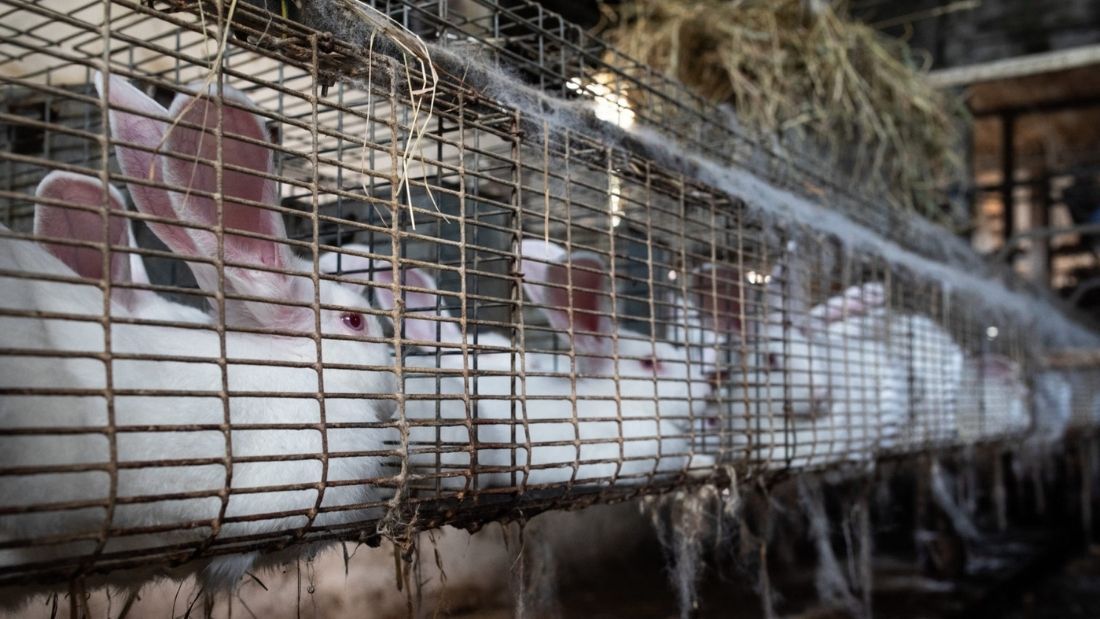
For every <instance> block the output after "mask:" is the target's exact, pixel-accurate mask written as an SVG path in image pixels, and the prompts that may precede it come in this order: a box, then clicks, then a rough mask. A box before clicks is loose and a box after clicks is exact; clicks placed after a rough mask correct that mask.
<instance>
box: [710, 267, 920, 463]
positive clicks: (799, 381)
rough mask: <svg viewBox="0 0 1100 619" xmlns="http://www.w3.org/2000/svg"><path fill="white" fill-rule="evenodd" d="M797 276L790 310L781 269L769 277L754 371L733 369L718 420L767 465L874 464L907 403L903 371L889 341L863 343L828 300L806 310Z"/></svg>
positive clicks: (755, 330)
mask: <svg viewBox="0 0 1100 619" xmlns="http://www.w3.org/2000/svg"><path fill="white" fill-rule="evenodd" d="M792 273H794V270H792ZM789 279H790V281H789V282H788V284H789V286H788V287H789V288H790V289H791V290H792V291H793V292H792V294H791V298H790V299H789V300H788V303H787V304H786V305H785V304H784V299H783V297H782V295H781V293H780V287H781V286H782V283H783V281H784V278H783V269H782V267H781V266H779V267H777V268H776V270H775V271H773V274H772V276H771V278H770V279H769V280H767V281H768V283H767V284H766V288H765V291H766V303H765V307H766V309H767V315H766V316H765V317H764V319H763V320H762V321H761V323H762V324H761V323H753V324H750V330H751V337H750V338H749V339H750V347H751V350H750V351H749V352H748V353H747V354H746V356H745V365H746V367H747V369H746V370H744V371H738V369H737V368H734V369H733V371H732V372H731V375H730V376H729V378H728V380H727V381H726V382H725V387H726V389H725V390H723V391H722V392H721V393H719V395H718V397H717V400H718V402H719V408H718V410H717V414H718V416H719V422H720V423H721V424H722V425H724V426H726V427H727V428H728V431H729V432H730V433H731V434H732V435H733V438H734V442H735V445H737V446H738V447H739V451H740V453H737V452H735V453H734V454H733V456H734V457H738V456H748V457H749V458H750V460H751V461H752V462H754V463H760V464H763V465H764V466H765V467H767V468H786V467H794V468H801V467H808V466H819V465H824V464H832V463H838V462H859V463H866V462H869V461H870V460H871V459H873V458H874V457H875V455H876V454H877V452H878V451H879V450H881V449H889V448H892V447H894V446H895V445H896V441H897V434H898V432H899V431H900V426H901V424H902V423H903V420H904V418H905V416H906V411H907V407H908V405H909V393H908V384H907V382H906V380H905V378H904V374H903V372H902V370H901V368H900V367H899V366H898V364H897V363H896V362H894V361H893V360H892V359H891V358H890V355H889V351H888V349H887V347H886V345H885V344H884V343H883V342H881V341H879V340H877V339H875V338H869V337H857V335H859V332H858V331H857V330H855V329H854V328H853V325H851V324H849V323H848V322H847V321H845V320H841V319H837V317H836V315H835V314H833V313H830V312H829V311H827V307H828V306H829V302H827V303H826V304H825V305H826V307H820V306H819V307H817V308H814V309H812V310H806V309H801V306H802V300H801V296H802V294H803V293H802V287H801V286H800V285H798V283H797V280H796V278H795V277H794V276H793V275H792V276H790V277H789ZM784 307H786V308H787V309H788V311H783V308H784ZM814 320H818V321H819V322H818V323H817V327H818V330H817V331H816V332H815V331H814V329H812V328H811V327H810V325H811V324H813V321H814ZM822 325H824V328H823V329H821V326H822Z"/></svg>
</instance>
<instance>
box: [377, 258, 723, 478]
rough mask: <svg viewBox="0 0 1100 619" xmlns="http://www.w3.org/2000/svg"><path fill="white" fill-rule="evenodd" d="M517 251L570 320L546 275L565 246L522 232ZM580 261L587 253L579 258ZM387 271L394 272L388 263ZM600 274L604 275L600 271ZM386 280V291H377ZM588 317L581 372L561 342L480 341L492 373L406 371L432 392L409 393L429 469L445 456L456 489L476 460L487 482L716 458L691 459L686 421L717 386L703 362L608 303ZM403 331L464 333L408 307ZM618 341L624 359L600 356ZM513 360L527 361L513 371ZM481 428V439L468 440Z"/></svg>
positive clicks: (528, 276)
mask: <svg viewBox="0 0 1100 619" xmlns="http://www.w3.org/2000/svg"><path fill="white" fill-rule="evenodd" d="M520 252H521V256H522V258H523V264H522V268H521V270H522V271H523V273H524V287H525V290H527V292H528V296H529V297H531V299H532V300H533V301H534V302H536V303H539V304H541V305H543V307H542V308H541V311H543V313H545V314H546V315H547V317H548V318H549V319H550V322H551V325H552V326H555V327H558V328H559V329H560V328H566V329H567V326H566V325H567V324H568V317H567V313H568V310H569V307H567V306H565V304H563V302H562V299H561V298H560V297H558V296H555V295H553V294H549V295H548V294H547V293H546V292H545V291H544V286H542V285H541V284H543V283H552V284H559V285H561V284H564V282H563V281H560V280H554V279H552V278H551V277H550V271H549V269H548V267H550V266H551V265H554V264H559V265H560V264H564V263H565V262H566V254H565V250H564V249H562V248H560V247H558V246H556V245H549V244H544V242H543V241H525V242H523V243H522V244H521V248H520ZM532 259H534V260H532ZM576 260H577V262H578V263H579V262H580V261H581V260H582V258H577V259H576ZM379 272H381V273H386V272H385V271H379ZM558 276H560V273H558ZM405 277H406V283H407V284H411V285H415V286H417V287H422V288H425V289H434V287H435V282H434V280H432V279H431V278H430V277H428V276H427V275H426V274H424V273H423V272H419V271H418V270H416V269H410V270H409V271H407V272H406V273H405ZM375 280H376V281H379V278H378V277H375ZM381 280H382V281H384V282H386V283H389V282H390V281H392V279H391V278H390V277H388V273H387V275H385V276H383V277H382V278H381ZM410 280H411V281H410ZM598 285H600V286H605V285H606V284H605V283H604V282H602V281H601V282H600V284H598ZM379 290H385V292H383V294H381V295H378V292H379ZM601 290H602V288H601ZM375 293H376V295H377V296H378V297H379V304H380V305H381V306H383V307H392V305H393V301H392V298H390V294H389V291H388V289H381V288H376V289H375ZM574 294H575V295H577V297H580V296H582V295H584V296H585V298H586V300H587V302H589V303H591V302H592V299H594V298H595V295H593V294H590V293H581V292H579V291H576V292H574ZM406 295H407V296H406V305H407V306H408V307H410V308H414V307H420V308H434V307H435V300H434V296H435V295H430V294H425V293H411V292H408V293H406ZM409 296H412V297H413V299H410V298H409ZM416 313H426V312H423V311H421V312H416ZM581 323H582V321H580V320H578V326H577V329H578V330H580V329H582V328H591V330H592V331H593V333H591V334H586V335H585V336H582V337H578V338H576V339H577V341H578V342H579V343H578V344H577V346H576V368H575V371H574V367H573V361H572V359H571V358H570V356H569V355H568V354H564V353H563V354H549V353H526V354H524V355H523V356H522V357H520V356H519V355H518V354H517V355H515V360H514V361H513V355H512V353H510V352H491V353H484V352H483V353H481V354H479V355H478V356H477V363H478V368H479V370H482V371H486V370H487V371H489V372H490V374H489V375H484V374H480V375H476V376H470V377H469V379H465V378H463V377H459V376H448V377H445V378H439V379H437V377H436V376H434V372H432V371H427V372H425V374H426V375H422V376H421V377H416V376H415V375H414V376H410V377H408V378H407V379H406V385H405V388H406V392H407V393H409V394H413V395H422V396H427V398H426V399H411V400H408V401H407V402H406V404H405V414H406V416H407V417H408V418H409V419H410V420H413V421H414V422H420V424H418V425H416V426H414V427H413V428H411V429H410V441H411V443H412V444H413V447H412V451H413V452H414V453H412V454H411V455H410V459H411V460H412V462H413V463H414V464H416V465H417V466H419V467H420V468H421V469H433V468H434V467H435V466H436V465H437V457H438V460H439V462H438V464H439V465H441V466H440V468H441V469H442V474H443V475H444V476H445V477H444V478H443V479H442V480H441V482H440V483H441V485H443V486H444V487H446V488H452V489H453V488H460V487H463V486H465V485H467V484H468V483H470V482H471V481H472V480H468V479H467V477H466V476H464V475H461V471H462V470H463V469H468V468H469V467H471V466H473V468H474V470H475V471H479V474H478V479H477V484H478V485H479V486H481V487H493V486H511V485H516V486H524V485H528V486H529V485H541V484H551V483H563V482H568V481H574V482H576V483H586V480H587V481H588V483H594V482H595V481H596V480H597V479H599V478H611V477H612V476H618V477H625V478H624V479H620V480H618V481H619V483H640V482H644V481H646V480H647V479H648V475H649V474H662V475H663V474H668V473H674V472H678V471H687V470H688V469H689V468H691V469H693V470H695V469H701V468H704V467H707V466H709V465H710V464H711V463H712V460H711V459H710V458H708V457H706V456H699V455H695V456H694V458H692V456H691V448H690V444H689V440H688V439H689V436H690V431H689V430H685V428H688V429H690V427H691V420H692V419H693V418H694V416H695V415H698V414H700V413H701V412H702V411H703V408H704V406H705V404H706V398H707V397H708V395H709V391H710V388H709V385H708V384H707V383H706V381H705V380H704V377H703V375H702V371H703V370H702V367H701V366H700V365H699V364H695V365H694V366H693V369H692V370H690V371H689V369H688V368H689V364H688V359H687V357H686V352H685V351H684V349H681V348H678V347H675V346H672V345H670V344H667V343H664V342H660V341H658V342H656V343H652V342H651V339H650V338H649V337H647V336H643V335H640V334H638V333H635V332H632V331H630V330H627V329H622V328H617V329H616V326H615V325H614V324H613V323H612V322H611V321H610V319H609V318H607V315H606V314H604V315H603V316H602V318H601V320H599V321H595V322H585V323H584V325H587V326H581ZM405 331H406V334H407V335H409V337H411V338H414V339H419V340H428V341H433V342H434V341H437V340H438V341H439V342H441V343H447V344H451V345H461V343H462V335H461V333H460V332H459V330H458V329H457V328H456V326H455V325H454V324H453V323H446V322H444V323H437V322H436V321H432V320H419V319H416V318H410V317H408V316H407V317H406V318H405ZM483 338H485V339H483ZM478 339H479V342H478V343H479V345H482V344H485V345H488V346H497V347H500V348H503V349H511V348H512V345H511V342H510V341H508V340H507V338H504V337H503V336H500V335H497V334H492V335H489V336H488V337H487V338H486V334H478ZM616 341H617V344H616ZM468 345H469V342H467V346H468ZM567 345H568V344H567ZM429 348H431V347H429ZM616 350H617V352H618V355H619V359H618V362H617V368H616V364H615V363H614V362H612V361H611V360H610V359H603V358H601V357H602V356H604V355H606V356H608V357H610V356H612V354H613V352H615V351H616ZM632 357H636V358H632ZM414 359H416V358H415V357H411V358H410V361H413V360H414ZM420 359H426V360H427V361H428V362H429V364H428V367H430V368H434V367H436V364H435V358H434V357H421V358H420ZM521 359H522V361H521ZM414 362H415V361H414ZM513 363H515V364H516V365H517V366H519V367H518V368H517V369H516V370H513ZM646 364H652V367H646ZM439 365H440V367H443V368H446V369H456V368H461V367H462V357H461V356H460V355H441V356H440V364H439ZM616 369H617V371H616ZM408 370H409V368H407V371H408ZM655 370H656V373H655ZM511 374H515V377H513V376H512V375H511ZM574 377H575V380H574ZM467 380H469V381H470V382H469V383H467V382H466V381H467ZM574 393H575V394H576V402H575V405H574V399H573V397H572V395H573V394H574ZM475 394H476V395H475ZM658 415H659V416H660V419H658ZM429 420H440V421H439V422H434V421H432V422H429ZM425 422H428V423H429V425H425ZM475 437H476V441H474V440H472V439H474V438H475ZM437 446H443V447H444V448H445V449H447V450H449V452H448V453H443V454H439V455H438V456H437V455H436V454H435V453H433V452H434V451H435V448H436V447H437ZM418 450H419V453H418ZM475 462H476V465H474V463H475ZM448 472H449V473H450V475H448ZM513 473H514V475H515V478H514V480H513ZM601 483H603V482H601Z"/></svg>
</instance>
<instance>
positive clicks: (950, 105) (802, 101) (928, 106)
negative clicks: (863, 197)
mask: <svg viewBox="0 0 1100 619" xmlns="http://www.w3.org/2000/svg"><path fill="white" fill-rule="evenodd" d="M619 18H620V19H619V23H618V25H616V26H615V27H613V28H612V29H611V30H610V38H611V40H612V41H613V42H614V43H615V45H617V46H618V47H619V48H620V49H621V50H622V51H623V52H625V53H626V54H627V55H628V56H631V57H633V58H637V59H639V60H641V61H642V62H645V63H646V64H648V65H650V66H652V67H654V68H655V69H657V70H658V71H662V72H664V73H666V74H668V75H670V76H671V77H673V78H675V79H678V80H679V81H681V82H683V83H684V84H686V85H687V86H688V87H689V88H691V89H692V90H693V91H695V92H696V93H697V94H698V95H701V96H702V97H705V98H706V99H709V100H711V101H714V102H718V103H727V104H730V105H731V106H732V107H733V108H734V109H735V110H736V114H737V117H738V120H739V122H740V123H742V124H743V125H744V126H745V127H747V128H749V129H750V130H753V131H755V132H758V133H760V134H761V135H765V136H771V135H774V136H778V137H779V138H780V140H781V142H782V143H784V145H785V146H787V150H790V151H795V150H797V151H798V152H799V155H806V154H809V153H808V152H807V151H809V150H813V151H816V152H815V153H814V154H813V156H814V157H816V158H818V159H819V160H820V161H821V162H822V163H824V164H826V165H829V166H830V167H835V168H838V169H840V170H843V171H845V172H846V173H848V174H851V175H852V176H853V177H854V179H853V180H856V181H859V182H861V183H863V184H865V185H866V186H867V187H868V188H869V189H871V190H873V191H875V192H876V193H880V194H884V195H886V196H888V198H889V201H890V202H891V203H892V206H895V207H898V208H902V209H906V210H914V211H917V212H919V213H921V214H922V215H924V216H926V217H929V218H930V219H932V220H934V221H938V222H940V223H945V224H948V225H950V226H952V227H956V226H958V225H959V224H960V223H962V218H963V217H965V213H952V212H950V211H949V210H945V208H944V206H943V205H944V204H945V202H946V192H945V188H947V187H949V186H950V185H952V184H954V183H957V182H958V180H959V179H960V178H961V171H962V160H961V157H960V156H959V148H958V141H959V136H958V133H959V127H960V125H961V123H962V122H963V121H964V120H965V111H964V108H963V106H962V104H961V102H960V101H959V100H957V99H956V98H955V97H953V96H951V95H950V94H948V93H945V92H943V91H940V90H936V89H935V88H933V87H932V86H931V85H930V84H929V83H928V82H927V81H926V80H925V76H924V74H923V71H922V69H921V67H919V66H918V65H917V63H916V62H915V60H914V58H913V54H912V53H911V50H910V49H909V48H908V46H907V45H906V44H905V43H904V42H902V41H900V40H896V39H892V38H889V37H886V36H884V35H881V34H880V33H878V32H877V31H875V30H874V29H873V28H871V27H869V26H867V25H865V24H862V23H858V22H854V21H850V20H848V19H846V18H845V17H844V16H843V15H842V14H841V13H839V12H838V11H836V10H834V9H832V8H831V7H830V6H829V5H828V4H827V3H820V2H806V1H805V0H738V1H733V2H731V1H729V0H681V1H678V2H663V1H662V0H638V1H637V2H634V3H629V4H624V5H623V6H622V8H620V9H619ZM634 94H635V96H636V93H634ZM811 144H812V145H813V146H812V147H811V146H810V145H811Z"/></svg>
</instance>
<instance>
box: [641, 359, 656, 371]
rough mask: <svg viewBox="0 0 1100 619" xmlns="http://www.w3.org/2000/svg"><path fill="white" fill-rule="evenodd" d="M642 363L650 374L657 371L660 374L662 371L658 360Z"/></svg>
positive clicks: (647, 360)
mask: <svg viewBox="0 0 1100 619" xmlns="http://www.w3.org/2000/svg"><path fill="white" fill-rule="evenodd" d="M640 363H641V364H642V367H643V368H645V369H646V370H649V371H650V372H652V371H654V370H656V371H657V372H658V373H660V371H661V362H660V361H658V360H656V359H642V360H641V362H640Z"/></svg>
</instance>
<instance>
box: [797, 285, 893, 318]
mask: <svg viewBox="0 0 1100 619" xmlns="http://www.w3.org/2000/svg"><path fill="white" fill-rule="evenodd" d="M885 305H886V288H885V287H884V286H883V285H882V284H881V283H879V282H868V283H866V284H859V285H856V286H850V287H849V288H847V289H846V290H845V291H844V292H843V293H841V294H839V295H837V296H835V297H832V298H830V299H829V300H828V301H826V302H825V303H822V304H820V305H817V306H814V308H813V309H811V310H810V316H811V317H812V318H813V319H814V320H815V321H817V322H818V323H820V324H821V325H828V324H831V323H834V322H836V321H838V320H843V319H845V318H851V317H853V316H865V315H867V314H868V313H870V312H871V311H872V310H874V309H875V308H879V307H884V306H885Z"/></svg>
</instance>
